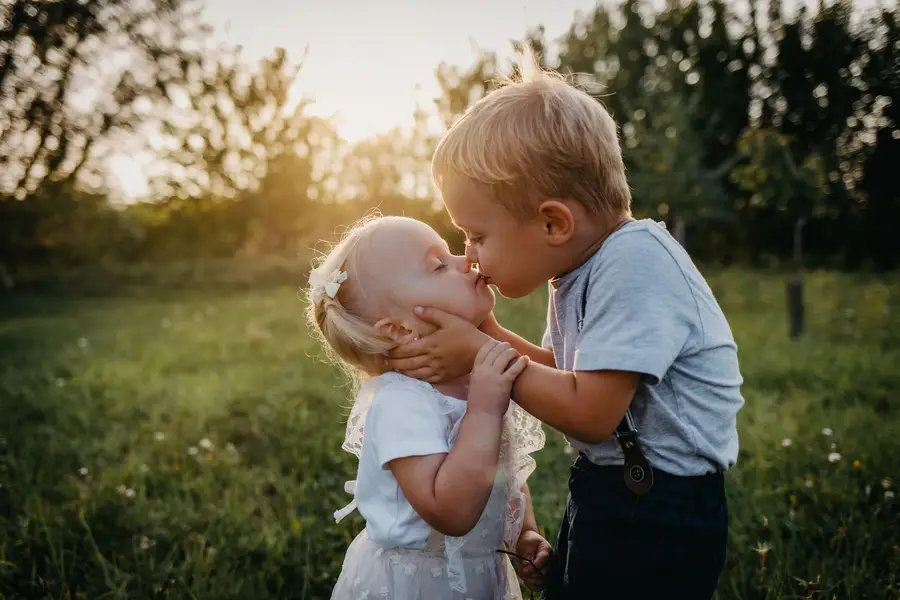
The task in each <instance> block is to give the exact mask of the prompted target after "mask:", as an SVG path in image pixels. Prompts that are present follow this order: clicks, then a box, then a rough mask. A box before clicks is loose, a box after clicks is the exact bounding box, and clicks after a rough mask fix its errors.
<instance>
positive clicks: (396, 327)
mask: <svg viewBox="0 0 900 600" xmlns="http://www.w3.org/2000/svg"><path fill="white" fill-rule="evenodd" d="M375 331H377V332H378V333H380V334H382V335H386V336H387V337H389V338H391V339H392V340H394V341H395V342H397V343H398V344H405V343H406V342H410V341H412V339H413V338H414V337H415V334H413V332H412V331H410V330H409V329H407V328H406V327H404V326H403V324H402V323H401V322H400V321H399V320H397V319H394V318H393V317H385V318H384V319H381V320H380V321H378V322H377V323H375Z"/></svg>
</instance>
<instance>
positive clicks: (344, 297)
mask: <svg viewBox="0 0 900 600" xmlns="http://www.w3.org/2000/svg"><path fill="white" fill-rule="evenodd" d="M396 218H401V217H382V216H380V215H378V214H372V215H369V216H367V217H364V218H362V219H360V220H359V221H358V222H357V223H355V224H354V225H352V226H350V227H349V228H348V230H347V231H346V233H345V234H344V235H343V237H342V238H341V240H340V241H339V242H337V243H336V244H335V245H334V246H332V247H331V249H329V250H328V251H327V252H325V253H324V254H322V255H321V256H320V257H319V258H318V259H317V260H316V261H314V266H313V269H314V270H316V271H318V272H319V273H322V274H329V273H332V272H334V271H344V272H346V273H347V280H346V281H344V282H343V283H342V284H341V285H340V288H339V289H338V293H337V294H336V295H335V297H334V298H331V297H330V296H328V295H327V294H325V295H322V297H321V298H320V299H318V301H317V298H316V296H315V294H314V293H313V289H312V287H310V288H308V289H307V290H306V297H307V309H306V316H307V320H308V321H309V324H310V326H311V327H312V329H313V330H314V331H315V332H316V334H317V336H318V337H319V338H320V341H321V342H322V343H323V345H324V346H325V348H326V351H327V352H328V354H329V357H330V358H331V359H333V360H334V361H335V362H337V363H338V364H340V365H341V366H342V367H343V368H344V370H345V371H346V372H347V374H348V375H349V376H350V378H351V380H353V382H354V383H355V384H357V385H358V384H359V383H360V382H361V381H362V380H363V379H364V378H365V377H366V376H367V375H372V374H376V373H380V372H382V371H383V370H384V353H385V352H387V351H388V350H390V349H391V348H393V347H394V341H393V340H392V339H391V338H390V337H389V336H387V335H384V334H381V333H379V332H378V331H377V330H376V329H375V327H374V325H373V324H372V323H370V322H369V321H368V320H367V319H366V318H364V317H363V316H362V311H361V310H360V309H361V305H362V303H363V302H362V299H363V290H362V289H361V288H362V281H361V276H362V274H363V273H364V272H365V270H364V269H362V268H360V266H361V265H360V261H361V259H362V256H363V254H364V251H365V247H366V245H367V242H368V240H369V239H370V238H371V235H372V234H373V233H374V232H375V231H376V230H377V228H378V227H379V226H381V225H382V224H384V223H385V222H387V221H389V220H391V219H396Z"/></svg>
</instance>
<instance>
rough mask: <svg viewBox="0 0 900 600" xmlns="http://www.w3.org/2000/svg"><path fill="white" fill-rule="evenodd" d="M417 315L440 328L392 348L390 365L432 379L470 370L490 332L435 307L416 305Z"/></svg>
mask: <svg viewBox="0 0 900 600" xmlns="http://www.w3.org/2000/svg"><path fill="white" fill-rule="evenodd" d="M416 316H418V317H419V318H420V319H422V320H423V321H427V322H428V323H431V324H432V325H435V326H436V327H437V331H435V332H433V333H431V334H429V335H426V336H424V337H422V338H421V339H419V340H415V341H412V342H408V343H406V344H403V345H402V346H398V347H396V348H394V349H393V350H391V351H390V352H389V353H388V359H387V365H388V367H389V368H390V369H392V370H394V371H397V372H398V373H402V374H404V375H408V376H409V377H414V378H415V379H421V380H423V381H427V382H429V383H441V382H442V381H448V380H451V379H456V378H458V377H462V376H463V375H466V374H468V373H470V372H471V371H472V366H473V363H474V360H475V356H476V355H477V354H478V350H479V348H481V347H482V346H483V345H484V343H485V342H486V341H488V340H490V339H491V338H490V336H488V335H487V334H485V333H483V332H482V331H479V330H478V328H477V327H475V326H474V325H472V324H471V323H469V322H468V321H466V320H465V319H461V318H459V317H457V316H456V315H451V314H450V313H445V312H444V311H441V310H438V309H436V308H422V309H421V310H418V309H417V310H416Z"/></svg>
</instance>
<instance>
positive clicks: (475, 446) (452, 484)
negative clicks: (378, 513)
mask: <svg viewBox="0 0 900 600" xmlns="http://www.w3.org/2000/svg"><path fill="white" fill-rule="evenodd" d="M502 427H503V416H502V415H499V416H498V415H496V414H490V413H487V412H482V411H472V410H468V411H467V412H466V415H465V416H464V417H463V422H462V425H460V429H459V436H458V437H457V439H456V444H455V445H454V446H453V449H452V450H451V451H450V453H449V454H432V455H429V456H410V457H406V458H398V459H396V460H393V461H391V462H390V463H388V468H390V470H391V472H392V473H393V474H394V477H395V478H396V479H397V483H398V484H400V489H401V490H402V491H403V494H404V495H405V496H406V499H407V500H409V503H410V504H411V505H412V507H413V509H415V511H416V512H417V513H418V514H419V516H421V517H422V518H423V519H424V520H425V522H426V523H428V524H429V525H430V526H431V527H433V528H434V529H436V530H438V531H440V532H441V533H443V534H444V535H449V536H454V537H458V536H462V535H465V534H466V533H468V532H469V531H471V530H472V528H473V527H475V524H476V523H477V522H478V519H479V517H480V516H481V513H482V512H483V511H484V507H485V505H486V504H487V501H488V497H489V496H490V494H491V488H492V487H493V484H494V477H495V475H496V473H497V463H498V460H499V455H500V432H501V429H502Z"/></svg>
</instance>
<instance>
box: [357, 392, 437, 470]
mask: <svg viewBox="0 0 900 600" xmlns="http://www.w3.org/2000/svg"><path fill="white" fill-rule="evenodd" d="M369 411H370V414H369V419H368V422H367V423H366V436H372V442H373V447H374V448H375V453H376V454H377V455H378V462H379V464H380V465H381V467H382V468H386V465H387V464H388V463H389V462H391V461H392V460H394V459H397V458H404V457H407V456H427V455H429V454H442V453H447V452H450V444H449V443H448V440H447V438H448V427H449V421H448V419H447V416H446V415H445V414H442V413H441V412H440V410H439V406H438V403H437V402H436V401H435V399H434V398H433V397H429V396H428V395H426V394H423V393H421V392H420V391H419V390H416V389H413V388H406V387H404V386H386V387H385V388H384V389H382V390H379V392H378V395H377V396H376V397H375V398H374V399H373V401H372V406H371V408H370V409H369Z"/></svg>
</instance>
